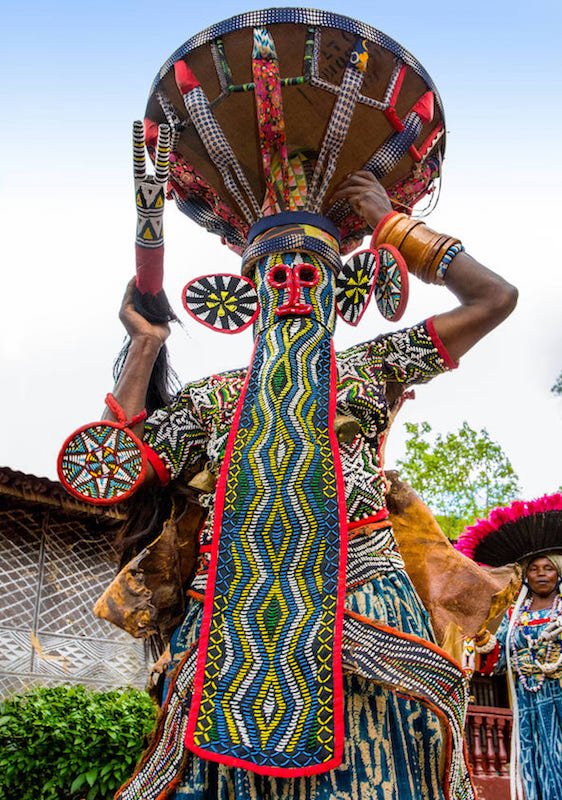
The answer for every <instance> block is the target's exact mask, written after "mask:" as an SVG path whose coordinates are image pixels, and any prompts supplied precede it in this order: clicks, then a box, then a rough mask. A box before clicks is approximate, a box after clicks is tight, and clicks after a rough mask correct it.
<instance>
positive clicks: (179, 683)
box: [114, 646, 197, 800]
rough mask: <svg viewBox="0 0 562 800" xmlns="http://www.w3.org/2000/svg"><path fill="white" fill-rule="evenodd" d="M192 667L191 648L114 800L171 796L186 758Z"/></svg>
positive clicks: (194, 660) (193, 651) (194, 658)
mask: <svg viewBox="0 0 562 800" xmlns="http://www.w3.org/2000/svg"><path fill="white" fill-rule="evenodd" d="M196 663H197V647H196V646H193V647H192V648H191V650H190V651H189V652H188V653H186V655H185V657H184V659H183V661H182V662H181V663H180V665H179V666H178V670H177V674H176V677H175V679H174V681H173V683H172V685H171V686H170V690H169V692H168V697H167V699H166V702H165V704H164V706H163V707H162V712H161V716H160V718H159V720H158V723H157V727H156V730H155V732H154V739H153V741H152V744H151V746H150V748H149V750H148V751H147V752H146V753H145V754H144V755H143V758H142V760H141V762H140V764H139V765H138V766H137V769H136V770H135V772H134V774H133V776H132V778H131V779H130V780H129V781H127V783H125V784H124V786H122V787H121V789H119V791H118V792H117V794H116V795H115V798H114V800H157V798H163V797H167V796H168V795H169V794H170V793H171V792H172V790H173V788H174V784H175V782H176V781H177V780H178V779H179V777H180V775H181V770H182V765H183V762H184V761H185V758H186V757H189V754H188V753H187V751H186V749H185V747H184V744H183V740H184V737H185V730H186V727H187V718H188V713H189V706H190V703H191V695H192V691H193V678H194V676H195V666H196Z"/></svg>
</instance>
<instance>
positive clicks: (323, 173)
mask: <svg viewBox="0 0 562 800" xmlns="http://www.w3.org/2000/svg"><path fill="white" fill-rule="evenodd" d="M353 53H355V50H354V51H353ZM364 77H365V73H364V72H363V71H361V70H360V69H358V68H357V66H356V65H355V64H352V63H350V64H348V66H347V68H346V70H345V73H344V76H343V78H342V83H341V86H340V89H339V93H338V97H337V100H336V102H335V105H334V108H333V110H332V114H331V116H330V121H329V122H328V127H327V130H326V133H325V135H324V140H323V141H322V147H321V148H320V153H319V155H318V161H317V163H316V167H315V169H314V175H313V176H312V180H311V181H310V185H309V188H308V199H307V206H306V208H307V210H308V211H312V212H313V213H315V214H317V213H319V209H320V208H321V206H322V202H323V200H324V197H325V195H326V192H327V190H328V185H329V183H330V181H331V179H332V177H333V174H334V172H335V169H336V165H337V161H338V157H339V154H340V152H341V149H342V147H343V144H344V142H345V137H346V136H347V132H348V130H349V126H350V124H351V119H352V117H353V112H354V111H355V106H356V105H357V99H358V97H359V93H360V89H361V86H362V85H363V78H364Z"/></svg>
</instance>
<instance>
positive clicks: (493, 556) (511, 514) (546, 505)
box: [455, 494, 562, 567]
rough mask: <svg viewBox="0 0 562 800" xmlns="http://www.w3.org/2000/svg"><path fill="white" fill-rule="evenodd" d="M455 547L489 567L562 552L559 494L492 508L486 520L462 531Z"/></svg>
mask: <svg viewBox="0 0 562 800" xmlns="http://www.w3.org/2000/svg"><path fill="white" fill-rule="evenodd" d="M455 546H456V548H457V550H460V552H461V553H463V554H464V555H465V556H468V557H469V558H471V559H472V560H473V561H478V562H479V563H481V564H486V565H488V566H490V567H501V566H504V565H505V564H512V563H514V562H516V561H522V559H524V558H525V557H527V556H531V555H538V554H540V553H548V552H553V551H558V552H562V494H553V495H545V496H544V497H539V499H538V500H530V501H528V502H522V501H519V500H517V501H515V502H514V503H512V504H511V505H509V506H504V507H501V508H495V509H494V510H493V511H491V512H490V514H489V515H488V518H487V519H481V520H478V521H477V522H476V523H475V524H474V525H470V526H469V527H467V528H465V529H464V531H463V532H462V533H461V535H460V536H459V538H458V540H457V542H456V545H455Z"/></svg>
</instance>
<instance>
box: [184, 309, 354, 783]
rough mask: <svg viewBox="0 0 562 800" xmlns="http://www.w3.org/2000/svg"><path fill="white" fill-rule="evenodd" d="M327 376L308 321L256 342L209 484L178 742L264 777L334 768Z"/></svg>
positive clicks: (324, 347)
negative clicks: (199, 593)
mask: <svg viewBox="0 0 562 800" xmlns="http://www.w3.org/2000/svg"><path fill="white" fill-rule="evenodd" d="M335 377H336V376H335V358H334V354H333V350H332V343H331V337H330V335H329V334H328V333H327V332H326V330H325V329H324V327H323V326H322V325H319V324H318V323H317V322H316V321H315V320H311V319H309V318H302V319H297V320H295V319H291V320H286V321H282V322H280V323H278V324H277V325H274V326H272V327H271V328H269V329H268V330H267V331H266V332H265V334H263V335H262V336H260V337H259V338H258V341H257V346H256V352H255V356H254V359H253V362H252V365H251V368H250V373H249V376H248V381H247V384H246V388H245V391H244V392H243V394H242V397H241V399H240V403H239V419H238V422H237V421H236V420H235V423H234V426H233V432H232V434H231V438H230V441H229V445H228V447H227V454H226V458H225V467H224V468H223V470H222V472H221V482H220V483H219V487H218V497H217V509H216V514H215V520H216V523H215V534H214V542H213V548H214V549H213V556H212V560H211V568H210V573H209V583H208V589H207V595H206V613H205V619H204V622H203V630H202V646H201V648H200V659H199V663H198V676H197V679H196V692H195V696H194V702H193V705H192V708H191V713H190V725H189V730H188V736H187V739H186V743H187V744H188V746H189V747H190V749H193V750H194V751H195V752H197V753H199V754H200V755H204V756H205V757H207V758H215V760H220V761H222V762H224V763H228V764H235V765H239V766H250V767H251V768H252V769H253V770H255V771H263V772H267V773H268V774H281V775H282V774H286V775H295V774H309V773H312V772H315V771H320V770H325V769H329V768H330V766H331V765H335V764H336V763H338V762H339V758H340V750H341V745H342V741H341V736H342V733H343V731H342V720H341V669H340V660H339V658H337V656H336V657H334V653H335V652H337V651H338V647H339V643H338V638H339V632H338V624H337V622H336V619H337V617H339V626H340V631H341V610H342V603H343V592H344V580H345V575H344V568H345V558H346V555H345V543H344V546H343V547H342V546H341V544H342V543H341V542H340V526H341V523H342V520H345V510H344V509H345V506H344V501H343V496H342V492H341V488H342V487H341V477H340V479H339V480H338V475H337V467H338V466H339V459H337V453H334V452H333V451H334V449H336V450H337V445H336V447H335V448H334V438H335V437H334V434H333V432H332V419H333V414H334V409H335V389H336V381H335ZM334 455H336V458H334ZM338 484H340V485H338ZM221 506H222V513H220V510H221ZM338 611H339V613H338Z"/></svg>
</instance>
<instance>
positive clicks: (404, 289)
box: [375, 244, 409, 322]
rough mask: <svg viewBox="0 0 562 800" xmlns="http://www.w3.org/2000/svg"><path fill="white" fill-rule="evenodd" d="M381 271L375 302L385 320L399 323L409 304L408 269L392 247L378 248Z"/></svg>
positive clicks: (376, 284)
mask: <svg viewBox="0 0 562 800" xmlns="http://www.w3.org/2000/svg"><path fill="white" fill-rule="evenodd" d="M378 254H379V262H380V266H379V271H378V274H377V278H376V281H375V300H376V302H377V307H378V309H379V311H380V312H381V314H382V315H383V317H384V318H385V319H388V320H390V321H391V322H398V320H399V319H401V317H402V316H403V314H404V311H405V310H406V306H407V304H408V293H409V282H408V268H407V266H406V262H405V261H404V258H403V257H402V256H401V255H400V253H399V252H398V250H397V249H396V248H395V247H393V246H392V245H389V244H388V245H386V244H385V245H381V247H379V248H378Z"/></svg>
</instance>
